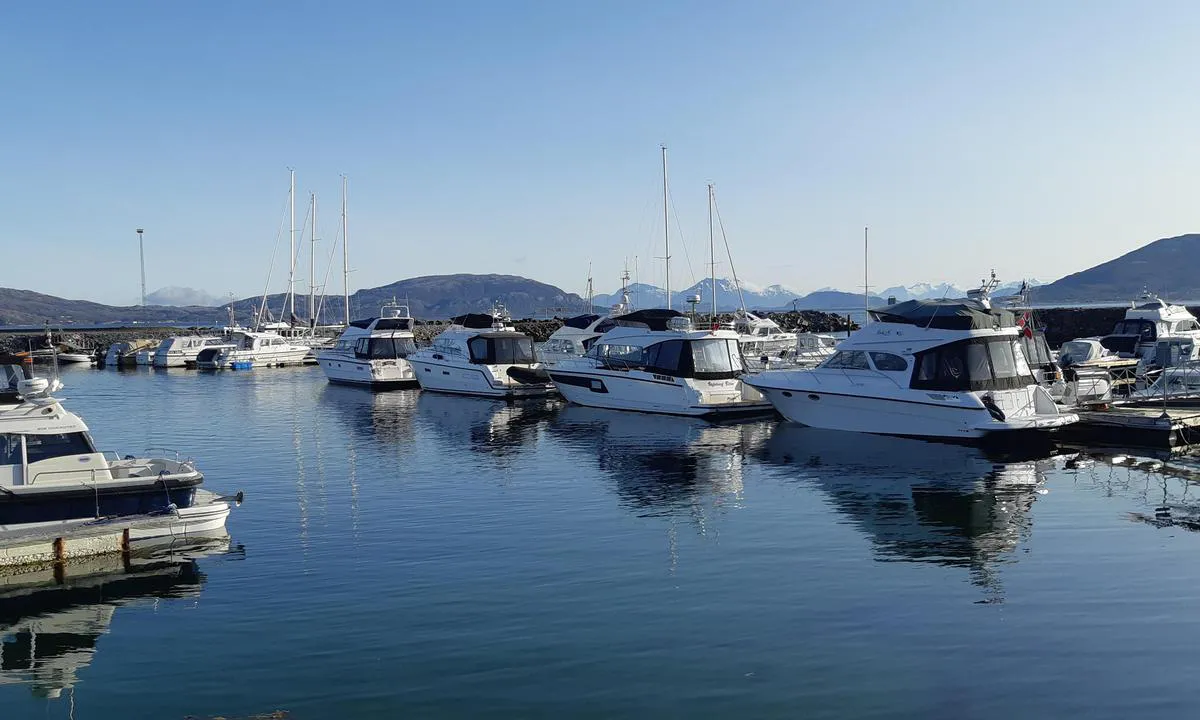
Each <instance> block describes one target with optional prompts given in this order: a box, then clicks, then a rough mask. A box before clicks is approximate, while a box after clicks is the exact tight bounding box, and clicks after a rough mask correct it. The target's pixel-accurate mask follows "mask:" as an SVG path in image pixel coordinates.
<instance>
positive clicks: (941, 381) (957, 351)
mask: <svg viewBox="0 0 1200 720" xmlns="http://www.w3.org/2000/svg"><path fill="white" fill-rule="evenodd" d="M915 366H916V367H915V369H914V371H913V378H912V383H911V385H912V387H913V388H914V389H919V390H944V391H951V392H961V391H967V390H1015V389H1017V388H1022V387H1027V386H1029V385H1033V384H1034V382H1035V381H1034V379H1033V374H1032V372H1031V371H1030V370H1029V364H1028V363H1027V362H1026V361H1025V355H1024V353H1022V352H1021V351H1020V349H1019V348H1018V345H1017V339H1016V338H1015V337H1003V338H971V339H970V340H960V341H958V342H953V343H949V344H947V345H940V346H938V347H935V348H930V349H929V350H926V351H924V352H919V353H917V356H916V363H915Z"/></svg>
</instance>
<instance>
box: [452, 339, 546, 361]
mask: <svg viewBox="0 0 1200 720" xmlns="http://www.w3.org/2000/svg"><path fill="white" fill-rule="evenodd" d="M467 349H468V351H469V353H470V358H471V363H472V364H474V365H531V364H533V363H535V362H537V357H536V356H535V355H534V352H533V339H532V338H530V337H529V336H528V335H522V334H521V333H513V332H495V333H480V334H479V335H476V336H474V337H472V338H471V339H470V340H468V341H467Z"/></svg>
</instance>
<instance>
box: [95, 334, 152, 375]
mask: <svg viewBox="0 0 1200 720" xmlns="http://www.w3.org/2000/svg"><path fill="white" fill-rule="evenodd" d="M157 347H158V341H157V340H150V339H146V338H142V339H138V340H125V341H122V342H116V343H113V344H112V345H109V346H108V352H107V353H105V354H104V366H105V367H110V368H120V367H133V366H135V365H137V364H138V362H137V356H138V353H139V352H141V351H143V350H153V349H154V348H157Z"/></svg>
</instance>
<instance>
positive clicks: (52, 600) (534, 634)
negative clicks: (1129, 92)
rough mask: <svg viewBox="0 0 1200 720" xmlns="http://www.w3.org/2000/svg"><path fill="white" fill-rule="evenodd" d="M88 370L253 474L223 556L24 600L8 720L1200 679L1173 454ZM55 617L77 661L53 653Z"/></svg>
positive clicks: (1068, 700) (98, 408)
mask: <svg viewBox="0 0 1200 720" xmlns="http://www.w3.org/2000/svg"><path fill="white" fill-rule="evenodd" d="M64 381H65V382H66V383H67V389H66V390H65V391H64V392H63V393H62V394H63V396H64V397H65V398H66V404H67V406H68V407H70V408H71V409H73V410H75V411H76V412H79V413H80V414H82V415H83V416H84V418H85V420H87V421H88V423H89V424H90V425H91V427H92V431H93V435H94V436H95V438H96V440H97V443H98V444H99V445H101V446H102V447H103V448H105V449H119V450H121V451H123V452H135V451H140V450H141V449H142V448H145V447H151V446H167V447H175V448H179V449H181V450H184V451H186V452H187V453H188V454H190V455H192V456H193V457H195V458H197V460H198V462H199V464H200V467H201V469H202V470H204V472H205V474H206V477H207V484H208V485H209V486H211V487H212V488H213V489H217V490H224V491H235V490H238V489H242V490H245V492H246V503H245V504H244V505H243V506H242V507H241V508H239V509H237V510H236V511H235V513H234V514H233V516H232V517H231V518H230V521H229V531H230V542H229V544H228V547H224V546H222V547H218V548H208V549H207V550H206V551H205V552H203V553H200V554H199V555H200V556H199V557H196V558H195V559H194V560H189V559H185V558H183V557H174V558H167V559H166V560H165V561H163V562H162V563H160V564H159V565H157V566H154V571H153V572H145V573H142V574H141V575H138V574H137V573H136V572H135V571H136V568H135V569H134V570H131V571H130V572H128V573H126V574H125V575H124V576H122V574H121V573H120V568H119V565H118V567H116V568H114V569H113V572H114V578H116V579H120V578H122V577H125V578H126V581H125V582H124V584H121V583H117V582H114V583H112V584H111V585H106V586H104V590H103V591H100V592H79V593H75V594H72V595H70V596H69V597H65V598H64V597H63V596H62V594H61V593H59V594H58V595H52V594H48V595H47V597H46V598H41V597H35V598H34V599H33V600H30V599H29V598H28V597H26V598H25V599H20V598H17V599H14V598H11V597H7V598H5V597H4V596H0V642H3V643H4V663H3V668H2V670H0V708H3V711H2V713H0V716H2V717H3V718H5V719H6V720H7V719H8V718H67V717H70V716H72V714H73V717H75V718H89V719H91V718H96V719H106V718H140V717H147V718H183V717H187V716H196V717H211V716H216V715H222V716H226V717H238V716H246V715H251V714H254V713H265V712H270V711H274V710H285V711H287V712H288V713H290V716H291V717H294V718H333V717H337V718H360V717H361V718H376V717H401V716H404V717H497V718H508V717H614V716H647V717H688V718H695V717H731V716H737V717H809V718H847V717H853V718H871V717H879V718H883V717H922V718H998V719H999V718H1004V719H1005V720H1008V719H1009V718H1012V717H1067V716H1086V717H1089V718H1103V717H1112V718H1124V717H1141V718H1145V717H1181V716H1184V715H1185V714H1187V713H1190V711H1191V709H1192V706H1193V704H1194V699H1193V695H1194V693H1193V692H1192V681H1193V679H1194V677H1195V674H1196V671H1197V669H1200V668H1198V667H1197V666H1198V664H1200V663H1198V661H1197V659H1196V658H1197V655H1196V652H1195V648H1196V647H1197V645H1198V644H1200V611H1198V610H1197V608H1198V607H1200V562H1197V561H1196V558H1197V557H1198V556H1200V535H1198V534H1197V533H1195V532H1192V531H1191V530H1189V529H1188V528H1189V527H1196V525H1194V524H1192V523H1190V522H1189V521H1187V518H1188V517H1189V513H1190V512H1191V509H1190V505H1191V502H1192V498H1193V496H1194V495H1196V492H1197V491H1196V490H1194V489H1192V488H1190V486H1189V484H1188V482H1187V480H1186V479H1185V478H1184V477H1181V475H1180V474H1179V473H1177V472H1176V471H1175V470H1174V469H1170V468H1173V467H1174V465H1173V464H1172V465H1171V466H1168V468H1162V467H1156V466H1149V467H1130V466H1127V465H1117V466H1114V465H1113V464H1112V463H1111V462H1110V461H1108V460H1105V459H1098V460H1097V459H1078V458H1075V457H1074V456H1069V455H1068V456H1057V457H1049V458H1040V459H1037V458H1035V459H1021V460H1019V461H1011V462H1001V461H1000V460H998V459H996V458H989V457H985V456H984V455H982V454H981V453H979V452H978V451H975V450H972V449H969V448H963V447H955V446H946V445H935V444H929V443H922V442H916V441H907V440H901V439H896V438H874V437H867V436H859V435H851V434H842V433H830V432H824V431H814V430H809V429H804V428H799V427H795V426H789V425H786V424H782V423H777V422H775V421H763V422H755V423H749V424H742V425H731V426H712V425H707V424H704V423H701V422H693V421H689V420H684V419H673V418H661V417H653V416H642V415H633V414H622V413H611V412H604V411H595V410H588V409H584V408H578V407H565V406H563V405H561V404H558V403H554V402H541V403H535V404H520V405H505V404H503V403H496V402H491V401H486V400H475V399H469V398H456V397H446V396H437V395H432V394H422V393H419V392H416V391H399V392H392V393H385V394H375V395H373V394H371V393H369V392H364V391H360V390H357V389H351V388H339V387H330V386H327V385H326V383H325V381H324V377H323V376H322V375H321V373H320V371H319V370H317V369H315V368H304V369H281V370H261V371H254V372H247V373H225V374H197V373H195V372H191V371H173V370H172V371H150V370H147V369H139V370H137V371H123V372H118V371H113V370H108V371H98V370H86V369H80V370H71V371H68V372H64ZM1160 506H1166V507H1169V508H1170V511H1169V512H1170V513H1171V516H1172V517H1173V518H1175V519H1176V520H1177V521H1176V522H1171V521H1168V520H1166V519H1164V518H1162V517H1159V518H1156V517H1155V508H1157V507H1160ZM0 587H2V586H0ZM31 626H32V627H35V628H38V629H40V632H39V633H38V634H37V642H38V643H39V650H38V654H39V656H49V657H57V658H59V660H60V661H61V662H60V663H59V664H60V666H61V667H63V668H69V669H67V670H63V669H61V668H60V669H59V670H55V671H54V672H51V671H49V670H46V671H44V672H42V673H41V674H38V673H37V672H36V671H35V670H31V669H30V668H28V667H26V666H22V664H21V662H20V660H19V658H20V656H21V652H20V651H21V649H22V647H23V644H24V645H27V644H29V642H30V637H31V635H30V633H28V632H26V631H25V629H27V628H29V627H31ZM14 627H16V628H18V629H17V630H16V631H14V630H13V628H14ZM72 685H73V687H71V686H72ZM56 688H63V689H61V692H59V691H58V690H56ZM50 695H58V697H48V696H50Z"/></svg>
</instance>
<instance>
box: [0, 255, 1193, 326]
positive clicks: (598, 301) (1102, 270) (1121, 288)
mask: <svg viewBox="0 0 1200 720" xmlns="http://www.w3.org/2000/svg"><path fill="white" fill-rule="evenodd" d="M1030 282H1031V284H1032V285H1034V286H1035V289H1034V290H1033V293H1032V299H1033V301H1034V302H1038V303H1070V304H1077V303H1095V302H1124V301H1127V300H1129V299H1131V298H1134V297H1136V296H1137V295H1138V294H1140V293H1141V292H1143V291H1144V290H1149V291H1152V292H1156V293H1158V294H1159V295H1162V296H1164V297H1168V298H1172V299H1176V300H1196V299H1200V234H1191V235H1180V236H1178V237H1173V238H1164V239H1162V240H1157V241H1155V242H1152V243H1150V244H1149V245H1146V246H1144V247H1141V248H1139V249H1137V250H1134V251H1133V252H1130V253H1127V254H1125V255H1122V256H1121V257H1119V258H1116V259H1115V260H1110V261H1108V262H1105V263H1102V264H1100V265H1097V266H1095V267H1093V268H1090V269H1088V270H1083V271H1081V272H1078V273H1075V274H1073V275H1068V276H1067V277H1065V278H1062V279H1061V280H1058V281H1056V282H1052V283H1049V284H1046V285H1040V286H1038V283H1037V282H1036V281H1030ZM710 283H711V281H710V280H708V279H705V280H702V281H700V282H698V283H696V284H695V285H693V286H691V287H689V288H687V289H685V290H681V291H678V292H673V293H672V298H673V303H672V304H673V306H674V307H675V308H677V309H681V310H683V309H686V308H687V302H686V301H687V298H688V297H690V296H694V295H698V296H700V302H699V305H698V309H699V310H700V311H706V310H707V309H708V307H709V304H710V302H711V297H712V290H711V288H712V285H711V284H710ZM716 283H717V305H718V307H719V309H720V310H722V311H729V310H733V309H735V308H737V307H740V306H741V301H740V299H739V296H738V292H737V288H736V287H735V286H734V283H733V282H732V281H731V280H729V279H727V278H718V279H717V281H716ZM1018 286H1019V283H1009V284H1006V285H1004V286H1002V287H1000V288H997V289H996V291H995V293H994V294H995V295H997V296H1003V295H1010V294H1012V293H1014V292H1015V291H1016V289H1017V287H1018ZM965 294H966V293H965V290H964V289H963V288H962V287H960V286H958V285H955V284H953V283H948V282H938V283H917V284H913V285H907V286H895V287H889V288H886V289H885V290H883V291H882V292H881V293H879V294H878V295H872V297H871V298H870V300H869V301H870V303H871V305H873V306H877V305H883V304H884V303H886V302H887V299H888V298H889V297H894V298H895V299H896V301H897V302H903V301H905V300H910V299H914V298H918V299H928V298H940V297H962V296H964V295H965ZM630 296H631V299H632V300H633V301H634V302H635V304H636V306H637V307H642V308H648V307H663V306H664V305H665V304H666V294H665V293H664V292H663V290H662V289H661V288H657V287H654V286H653V285H646V284H642V285H634V286H632V287H631V288H630ZM742 296H743V297H744V298H745V303H746V306H747V307H748V308H751V309H758V310H781V309H790V308H792V307H796V308H798V309H802V310H833V311H847V310H850V309H857V308H860V307H862V305H863V296H862V293H859V292H845V291H841V290H837V289H834V288H825V289H822V290H818V291H816V292H811V293H807V294H800V293H798V292H796V291H794V290H792V289H790V288H788V287H786V286H783V285H770V286H767V287H758V286H755V285H751V284H749V283H743V285H742ZM392 298H395V299H396V300H399V301H401V302H407V303H408V304H409V306H410V309H411V311H412V314H413V316H414V317H417V318H419V319H444V318H448V317H451V316H453V315H459V314H462V313H466V312H483V311H487V310H488V309H489V308H490V307H491V306H492V303H493V302H494V301H500V302H502V303H504V305H505V306H506V307H507V308H508V310H509V312H511V313H512V315H513V316H514V317H547V316H551V315H559V316H566V315H573V314H577V313H580V312H583V310H584V305H585V302H584V300H583V299H582V298H581V297H580V296H579V295H578V294H576V293H570V292H567V291H565V290H563V289H561V288H558V287H555V286H553V285H547V284H546V283H541V282H537V281H536V280H530V279H528V278H523V277H518V276H515V275H466V274H463V275H430V276H425V277H417V278H409V279H407V280H400V281H398V282H394V283H391V284H389V285H384V286H382V287H377V288H368V289H364V290H359V291H358V292H356V293H354V295H352V296H351V309H352V313H351V315H352V316H353V317H368V316H371V315H375V314H377V313H378V312H379V308H380V306H381V305H383V304H384V303H385V302H387V301H389V300H391V299H392ZM147 300H148V301H150V302H151V303H166V304H161V305H160V304H148V305H147V306H145V307H141V306H112V305H103V304H100V303H94V302H88V301H86V300H67V299H63V298H59V297H54V296H52V295H44V294H41V293H37V292H33V291H31V290H14V289H8V288H0V325H35V326H40V325H41V324H43V323H47V322H48V323H50V324H52V325H63V324H72V323H73V324H106V323H114V324H116V323H119V324H132V323H142V324H150V323H181V324H194V325H215V324H221V323H224V322H225V321H226V318H227V315H226V307H227V305H228V304H227V303H225V304H221V303H220V302H219V301H218V300H217V298H215V297H213V296H212V295H209V294H208V293H205V292H203V291H200V290H193V289H191V288H179V287H169V288H162V289H161V290H157V291H155V292H154V293H152V294H151V295H149V296H148V297H147ZM619 300H620V295H619V293H613V294H609V295H603V294H602V295H596V296H595V297H594V303H593V304H594V306H595V308H596V309H597V310H600V311H602V310H605V309H607V308H608V307H609V306H611V305H612V304H614V303H615V302H617V301H619ZM323 302H324V305H323V306H322V316H323V317H324V318H326V319H328V320H330V321H338V320H340V319H341V317H342V299H341V297H328V298H326V299H325V300H324V301H323ZM261 303H262V300H261V298H243V299H241V300H237V301H235V302H234V303H233V308H234V310H235V313H236V316H237V319H238V320H240V321H241V322H243V323H246V322H249V321H250V320H251V319H252V318H253V317H254V314H255V312H256V311H257V309H258V308H259V307H260V305H261ZM283 304H284V296H283V295H282V294H276V295H272V296H270V297H269V298H268V302H267V306H268V308H269V309H270V315H271V316H272V318H274V319H278V318H279V317H280V316H281V315H282V314H283ZM295 312H296V315H297V316H299V317H301V318H303V317H306V316H307V314H308V312H307V296H297V297H296V301H295Z"/></svg>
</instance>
